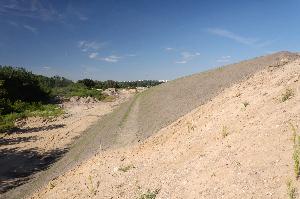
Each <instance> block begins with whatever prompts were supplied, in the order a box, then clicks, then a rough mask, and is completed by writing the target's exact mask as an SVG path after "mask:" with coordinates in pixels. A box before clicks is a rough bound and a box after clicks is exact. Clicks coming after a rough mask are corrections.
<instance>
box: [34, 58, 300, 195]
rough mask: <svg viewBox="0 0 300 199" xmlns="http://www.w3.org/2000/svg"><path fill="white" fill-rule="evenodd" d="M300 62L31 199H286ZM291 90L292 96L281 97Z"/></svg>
mask: <svg viewBox="0 0 300 199" xmlns="http://www.w3.org/2000/svg"><path fill="white" fill-rule="evenodd" d="M299 79H300V60H296V61H294V62H292V63H289V64H286V65H284V66H281V67H270V68H268V69H267V70H263V71H260V72H258V73H256V74H255V75H254V76H252V77H250V78H248V79H247V80H245V81H243V82H242V83H239V84H235V85H233V86H231V87H230V88H228V89H225V90H223V91H222V92H221V93H220V94H219V95H217V96H216V97H215V98H213V99H212V100H211V101H209V102H208V103H206V104H204V105H202V106H200V107H198V108H196V109H195V110H193V111H192V112H191V113H189V114H187V115H185V116H184V117H182V118H180V119H179V120H177V121H176V122H174V123H172V124H171V125H169V126H168V127H166V128H163V129H162V130H160V131H159V132H158V133H157V134H156V135H154V136H152V137H150V138H149V139H147V140H145V141H144V142H141V143H138V144H135V145H133V146H127V147H123V148H120V149H114V150H107V151H103V152H100V153H98V154H96V155H95V156H94V157H93V158H91V159H89V160H88V161H86V162H84V163H82V164H81V165H79V166H78V167H76V168H74V169H72V170H71V171H69V172H67V173H65V174H63V175H61V176H60V177H58V178H57V179H54V180H52V181H51V182H49V184H48V185H47V186H46V187H43V188H42V189H41V190H38V191H37V192H36V193H34V194H33V195H32V196H31V197H30V198H111V199H112V198H143V196H145V195H143V194H145V193H147V192H148V194H152V195H156V198H287V197H288V196H287V185H286V182H287V180H288V179H290V180H292V182H293V185H294V186H295V187H296V189H298V191H299V192H300V190H299V188H300V184H299V182H297V181H296V180H295V174H294V170H293V159H292V154H293V141H292V134H293V133H292V130H291V124H292V125H293V126H295V127H296V129H297V133H300V132H299V130H298V126H299V122H300V120H299V119H300V115H299V113H300V103H299V101H300V94H299V89H300V85H299ZM286 89H292V91H293V96H291V97H290V98H289V99H288V100H286V101H284V102H282V101H281V98H282V95H283V94H284V93H285V92H286Z"/></svg>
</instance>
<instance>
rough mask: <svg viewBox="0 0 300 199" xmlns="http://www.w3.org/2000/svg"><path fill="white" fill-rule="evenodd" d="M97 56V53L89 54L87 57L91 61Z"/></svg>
mask: <svg viewBox="0 0 300 199" xmlns="http://www.w3.org/2000/svg"><path fill="white" fill-rule="evenodd" d="M97 56H98V53H95V52H94V53H91V54H90V55H89V58H91V59H95V58H97Z"/></svg>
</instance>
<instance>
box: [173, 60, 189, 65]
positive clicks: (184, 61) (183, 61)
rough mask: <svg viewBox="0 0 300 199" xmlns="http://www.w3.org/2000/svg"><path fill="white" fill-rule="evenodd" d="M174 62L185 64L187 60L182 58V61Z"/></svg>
mask: <svg viewBox="0 0 300 199" xmlns="http://www.w3.org/2000/svg"><path fill="white" fill-rule="evenodd" d="M175 63H176V64H186V63H187V61H186V60H182V61H176V62H175Z"/></svg>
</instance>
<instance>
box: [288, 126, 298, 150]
mask: <svg viewBox="0 0 300 199" xmlns="http://www.w3.org/2000/svg"><path fill="white" fill-rule="evenodd" d="M288 124H289V125H290V127H291V130H292V133H293V135H292V140H293V143H294V146H295V145H296V139H297V130H296V127H295V126H294V125H293V124H292V123H291V122H288Z"/></svg>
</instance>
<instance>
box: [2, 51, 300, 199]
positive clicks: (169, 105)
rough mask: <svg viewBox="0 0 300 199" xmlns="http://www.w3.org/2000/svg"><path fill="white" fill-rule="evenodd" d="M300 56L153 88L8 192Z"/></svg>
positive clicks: (36, 184)
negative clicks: (27, 180)
mask: <svg viewBox="0 0 300 199" xmlns="http://www.w3.org/2000/svg"><path fill="white" fill-rule="evenodd" d="M298 57H299V55H298V54H295V53H289V52H280V53H275V54H272V55H267V56H263V57H258V58H254V59H251V60H247V61H243V62H240V63H237V64H231V65H228V66H225V67H222V68H218V69H214V70H210V71H206V72H202V73H199V74H195V75H191V76H187V77H183V78H179V79H177V80H174V81H170V82H168V83H165V84H162V85H159V86H157V87H153V88H150V89H148V90H147V91H145V92H142V93H140V94H138V95H136V96H135V97H134V98H132V99H131V100H129V101H128V102H126V103H124V104H123V105H121V106H120V107H119V108H118V109H116V110H115V111H114V112H113V113H111V114H108V115H107V116H104V117H103V118H101V119H100V120H99V121H98V122H97V124H95V125H93V126H91V127H90V128H89V130H88V131H87V133H85V134H84V135H83V136H82V137H81V138H80V139H78V141H77V142H76V143H75V144H74V145H73V147H72V148H71V149H70V151H69V152H68V153H66V155H65V156H64V157H63V158H62V159H61V160H59V161H58V162H57V163H55V164H54V165H53V166H52V167H51V168H49V169H48V170H46V171H45V172H41V173H40V174H39V175H38V176H37V177H36V178H35V179H34V180H33V181H32V182H30V183H27V184H25V185H23V186H20V187H18V188H16V189H14V190H12V191H10V192H7V194H4V195H2V197H4V198H20V197H23V196H26V195H28V194H30V193H31V192H32V191H34V190H37V189H39V188H40V187H41V186H43V185H45V184H46V183H47V182H49V181H50V180H52V179H54V178H56V177H58V176H59V175H60V174H62V173H64V172H66V171H68V170H69V169H72V168H74V166H76V165H78V164H80V163H81V162H84V161H85V160H88V159H89V158H91V157H93V156H94V155H95V154H96V153H97V152H99V151H104V150H107V149H114V148H118V147H122V146H125V145H128V144H133V143H135V142H139V141H142V140H144V139H145V138H147V137H149V136H151V135H152V134H154V133H156V132H157V131H158V130H160V129H161V128H163V127H166V126H167V125H169V124H171V123H172V122H174V121H176V120H177V119H178V118H179V117H181V116H183V115H185V114H187V113H188V112H190V111H191V110H193V109H195V108H196V107H198V106H199V105H201V104H204V103H206V102H208V101H209V100H211V99H212V98H213V97H214V96H216V95H217V94H218V93H220V92H221V91H222V90H223V89H224V88H227V87H229V86H231V85H232V84H234V83H237V82H239V81H243V80H244V79H246V78H248V77H250V76H251V75H253V74H254V73H256V72H258V71H260V70H263V69H266V68H268V67H270V66H274V67H280V66H282V65H284V64H286V63H290V62H292V61H294V60H295V59H297V58H298ZM137 103H138V104H137ZM132 120H134V121H132ZM124 128H126V131H124ZM122 129H123V130H122ZM126 133H127V134H128V135H126ZM124 136H125V137H129V138H130V140H131V141H130V142H128V140H127V139H123V138H121V137H124Z"/></svg>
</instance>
